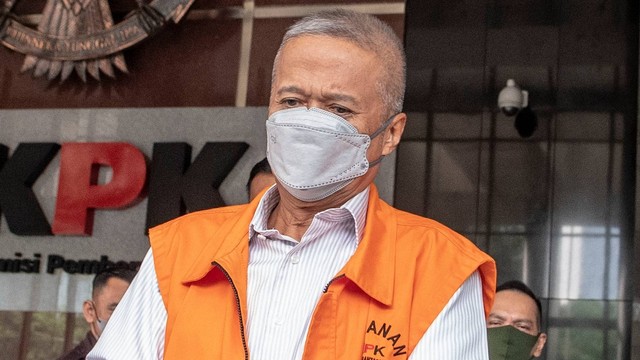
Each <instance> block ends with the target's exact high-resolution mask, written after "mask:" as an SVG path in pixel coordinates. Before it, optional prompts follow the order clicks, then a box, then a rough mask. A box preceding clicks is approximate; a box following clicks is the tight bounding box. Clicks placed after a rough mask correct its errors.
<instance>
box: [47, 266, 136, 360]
mask: <svg viewBox="0 0 640 360" xmlns="http://www.w3.org/2000/svg"><path fill="white" fill-rule="evenodd" d="M135 274H136V272H135V271H134V270H131V269H129V268H128V267H110V268H107V269H105V270H103V271H100V272H98V274H96V276H95V277H94V278H93V282H92V288H93V290H92V292H91V300H85V302H84V303H83V304H82V314H83V315H84V319H85V320H86V321H87V323H88V324H89V331H88V332H87V336H85V338H84V340H82V342H80V343H79V344H78V345H77V346H76V347H75V348H73V349H72V350H71V351H69V352H68V353H66V354H65V355H63V356H61V357H60V358H58V360H82V359H84V358H85V357H86V356H87V354H88V353H89V351H91V349H92V348H93V346H94V345H95V344H96V341H98V338H99V337H100V335H101V334H102V332H103V331H104V328H105V326H106V325H107V321H108V320H109V318H110V317H111V313H113V310H115V308H116V306H117V305H118V303H119V302H120V299H122V296H123V295H124V293H125V292H126V291H127V288H128V287H129V284H131V281H133V277H134V276H135Z"/></svg>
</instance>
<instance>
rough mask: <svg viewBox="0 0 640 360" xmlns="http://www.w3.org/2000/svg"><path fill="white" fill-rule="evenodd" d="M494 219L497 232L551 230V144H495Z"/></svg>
mask: <svg viewBox="0 0 640 360" xmlns="http://www.w3.org/2000/svg"><path fill="white" fill-rule="evenodd" d="M494 149H495V152H494V158H495V164H494V166H493V169H494V170H493V189H492V191H493V192H492V199H491V209H492V213H491V222H492V230H493V231H504V230H503V229H505V228H514V227H520V228H521V229H522V231H537V232H540V231H544V230H546V229H547V224H548V223H547V216H548V200H547V192H548V191H549V184H548V181H549V179H548V171H547V162H548V161H549V159H548V157H549V154H548V151H547V144H546V143H544V142H541V143H534V142H531V143H529V142H513V143H511V142H507V143H497V144H496V145H495V147H494Z"/></svg>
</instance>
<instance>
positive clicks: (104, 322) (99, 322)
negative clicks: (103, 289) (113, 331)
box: [91, 301, 107, 336]
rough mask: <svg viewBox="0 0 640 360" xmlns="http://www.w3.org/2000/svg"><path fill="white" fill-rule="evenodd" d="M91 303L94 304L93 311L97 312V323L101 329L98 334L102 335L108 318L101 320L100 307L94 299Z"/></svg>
mask: <svg viewBox="0 0 640 360" xmlns="http://www.w3.org/2000/svg"><path fill="white" fill-rule="evenodd" d="M91 304H92V306H93V311H94V312H95V314H96V324H97V325H98V329H99V330H100V331H99V332H98V336H100V335H102V332H103V331H104V328H105V326H107V320H100V317H98V307H97V306H96V303H95V302H93V301H92V302H91Z"/></svg>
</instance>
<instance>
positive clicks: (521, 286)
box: [496, 280, 542, 322]
mask: <svg viewBox="0 0 640 360" xmlns="http://www.w3.org/2000/svg"><path fill="white" fill-rule="evenodd" d="M504 290H513V291H518V292H520V293H523V294H525V295H527V296H529V297H530V298H531V299H533V301H535V303H536V306H537V307H538V322H540V318H541V317H542V303H541V302H540V299H538V297H537V296H536V294H535V293H534V292H533V290H531V289H530V288H529V287H528V286H527V285H525V283H523V282H522V281H519V280H511V281H507V282H505V283H503V284H502V285H500V286H498V287H497V288H496V293H498V292H500V291H504Z"/></svg>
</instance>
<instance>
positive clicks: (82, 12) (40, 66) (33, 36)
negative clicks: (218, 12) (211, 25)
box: [0, 0, 195, 81]
mask: <svg viewBox="0 0 640 360" xmlns="http://www.w3.org/2000/svg"><path fill="white" fill-rule="evenodd" d="M17 1H18V0H0V43H2V44H3V45H5V46H6V47H8V48H10V49H12V50H15V51H17V52H20V53H22V54H25V55H26V57H25V60H24V63H23V65H22V69H21V71H22V72H25V71H33V75H34V76H37V77H39V76H43V75H47V78H48V79H49V80H53V79H55V78H57V77H58V76H59V77H60V79H61V80H62V81H64V80H65V79H67V77H68V76H69V75H70V74H71V73H72V72H73V71H74V70H75V72H76V73H77V74H78V76H80V78H81V79H82V80H83V81H86V78H87V76H86V74H87V73H89V74H90V75H91V76H92V77H93V78H95V79H97V80H100V74H101V73H103V74H106V75H108V76H110V77H114V76H115V73H114V68H117V69H119V70H120V71H122V72H125V73H126V72H127V66H126V63H125V60H124V56H123V55H122V52H121V51H122V50H124V49H126V48H128V47H130V46H132V45H135V44H137V43H139V42H140V41H142V40H144V39H146V38H147V37H149V36H150V35H153V34H154V33H156V32H157V31H158V30H160V29H161V28H162V27H163V26H164V25H165V23H166V22H167V21H169V20H173V21H174V22H176V23H177V22H178V21H180V19H181V18H182V17H183V16H184V14H185V13H186V11H187V10H188V9H189V7H190V6H191V4H192V3H193V2H194V1H195V0H153V1H151V2H150V3H147V2H145V1H144V0H136V3H137V9H136V10H134V11H132V12H131V13H129V14H128V15H127V16H126V17H125V18H124V20H123V21H121V22H119V23H117V24H114V22H113V18H112V15H111V9H110V8H109V2H108V0H47V2H46V5H45V7H44V11H43V13H42V16H41V17H40V18H41V20H40V22H39V24H38V28H37V29H33V28H31V27H28V26H26V25H24V24H22V23H20V22H19V21H18V18H17V17H16V16H15V14H13V13H12V9H13V7H14V6H15V4H16V2H17Z"/></svg>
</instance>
